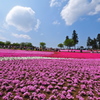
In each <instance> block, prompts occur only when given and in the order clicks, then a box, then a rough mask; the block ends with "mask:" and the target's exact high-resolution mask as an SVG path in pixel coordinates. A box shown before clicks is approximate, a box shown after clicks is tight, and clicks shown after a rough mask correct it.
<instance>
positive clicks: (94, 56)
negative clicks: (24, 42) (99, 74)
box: [49, 52, 100, 59]
mask: <svg viewBox="0 0 100 100" xmlns="http://www.w3.org/2000/svg"><path fill="white" fill-rule="evenodd" d="M49 57H58V58H85V59H97V58H98V59H100V54H99V53H76V52H55V53H54V54H52V55H49Z"/></svg>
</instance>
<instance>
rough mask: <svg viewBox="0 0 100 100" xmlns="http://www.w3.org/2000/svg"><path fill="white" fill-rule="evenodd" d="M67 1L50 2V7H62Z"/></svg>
mask: <svg viewBox="0 0 100 100" xmlns="http://www.w3.org/2000/svg"><path fill="white" fill-rule="evenodd" d="M65 1H66V0H51V1H50V7H53V6H61V4H62V3H63V2H65Z"/></svg>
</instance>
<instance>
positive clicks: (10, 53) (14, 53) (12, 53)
mask: <svg viewBox="0 0 100 100" xmlns="http://www.w3.org/2000/svg"><path fill="white" fill-rule="evenodd" d="M51 54H53V52H46V51H26V50H11V49H0V57H32V56H41V57H42V56H43V57H44V56H49V55H51Z"/></svg>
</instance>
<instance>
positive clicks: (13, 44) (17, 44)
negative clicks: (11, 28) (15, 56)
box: [12, 43, 20, 46]
mask: <svg viewBox="0 0 100 100" xmlns="http://www.w3.org/2000/svg"><path fill="white" fill-rule="evenodd" d="M12 46H20V43H12Z"/></svg>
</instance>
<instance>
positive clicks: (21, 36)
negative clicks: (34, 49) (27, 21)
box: [12, 33, 31, 39]
mask: <svg viewBox="0 0 100 100" xmlns="http://www.w3.org/2000/svg"><path fill="white" fill-rule="evenodd" d="M12 36H14V37H16V38H24V39H31V37H30V36H29V35H24V34H16V33H12Z"/></svg>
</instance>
